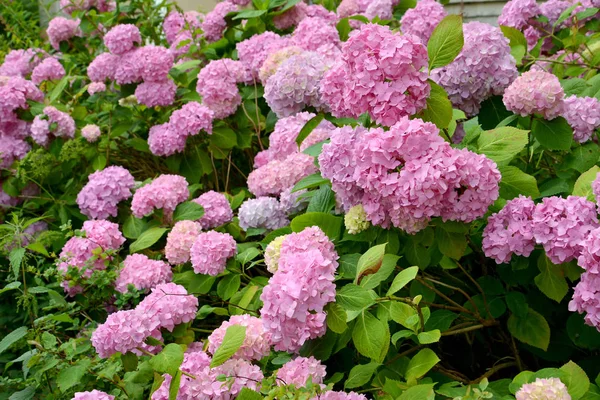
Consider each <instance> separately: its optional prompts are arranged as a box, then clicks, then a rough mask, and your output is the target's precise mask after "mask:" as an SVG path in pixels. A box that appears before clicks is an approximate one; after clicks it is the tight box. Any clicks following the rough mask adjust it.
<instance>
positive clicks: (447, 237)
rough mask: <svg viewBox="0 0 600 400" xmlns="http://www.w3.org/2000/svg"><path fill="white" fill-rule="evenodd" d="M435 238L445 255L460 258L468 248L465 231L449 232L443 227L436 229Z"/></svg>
mask: <svg viewBox="0 0 600 400" xmlns="http://www.w3.org/2000/svg"><path fill="white" fill-rule="evenodd" d="M435 239H436V242H437V244H438V248H439V249H440V251H441V252H442V254H443V255H445V256H448V257H450V258H453V259H455V260H460V258H461V257H462V256H463V255H464V254H465V250H466V249H467V239H466V238H465V235H464V233H457V232H448V231H447V230H445V229H444V228H443V227H438V228H437V229H436V230H435Z"/></svg>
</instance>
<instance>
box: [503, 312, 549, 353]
mask: <svg viewBox="0 0 600 400" xmlns="http://www.w3.org/2000/svg"><path fill="white" fill-rule="evenodd" d="M507 325H508V331H509V332H510V333H511V335H513V336H514V337H515V338H517V339H518V340H520V341H521V342H523V343H527V344H529V345H531V346H533V347H537V348H538V349H542V350H544V351H546V350H547V349H548V345H549V344H550V326H548V322H547V321H546V319H545V318H544V317H543V316H542V315H541V314H540V313H538V312H537V311H534V310H532V309H531V308H529V310H528V312H527V316H526V317H519V316H517V315H516V314H512V315H511V316H510V317H509V318H508V324H507Z"/></svg>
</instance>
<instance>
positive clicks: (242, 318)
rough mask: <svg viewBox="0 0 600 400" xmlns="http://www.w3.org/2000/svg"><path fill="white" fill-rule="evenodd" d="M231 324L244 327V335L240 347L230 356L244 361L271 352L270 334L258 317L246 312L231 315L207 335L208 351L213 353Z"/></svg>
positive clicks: (259, 358) (261, 356) (264, 355)
mask: <svg viewBox="0 0 600 400" xmlns="http://www.w3.org/2000/svg"><path fill="white" fill-rule="evenodd" d="M232 325H240V326H245V327H246V336H245V337H244V342H243V343H242V345H241V346H240V348H239V349H238V350H237V351H236V352H235V353H234V354H233V356H232V358H241V359H243V360H246V361H253V360H261V359H262V358H263V357H266V356H268V355H269V353H270V352H271V343H270V335H269V334H268V333H267V332H265V330H264V328H263V323H262V321H261V319H260V318H256V317H253V316H251V315H248V314H243V315H232V316H231V318H229V321H224V322H223V323H222V324H221V326H220V327H218V328H217V329H215V330H214V331H213V333H211V335H210V336H209V337H208V351H209V353H212V354H214V353H215V351H217V349H218V348H219V347H220V346H221V344H222V343H223V338H224V337H225V332H226V331H227V328H229V327H230V326H232Z"/></svg>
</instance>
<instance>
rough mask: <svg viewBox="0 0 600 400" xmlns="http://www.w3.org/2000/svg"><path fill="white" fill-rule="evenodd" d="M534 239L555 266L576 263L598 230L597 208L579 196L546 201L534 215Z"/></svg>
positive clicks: (546, 199)
mask: <svg viewBox="0 0 600 400" xmlns="http://www.w3.org/2000/svg"><path fill="white" fill-rule="evenodd" d="M532 220H533V236H534V238H535V240H536V242H537V243H538V244H541V245H542V246H543V247H544V250H545V251H546V255H547V256H548V258H549V259H550V261H552V262H553V263H554V264H562V263H565V262H569V261H571V260H574V259H577V258H578V257H579V256H580V255H581V252H582V250H583V248H584V240H585V238H586V237H588V235H589V234H590V232H591V231H592V230H593V229H595V228H597V227H599V226H600V225H599V224H598V216H597V214H596V205H595V204H594V203H592V202H591V201H588V200H586V199H584V198H583V197H578V196H569V197H567V198H566V199H563V198H560V197H556V196H553V197H546V198H544V199H543V200H542V202H541V203H539V204H538V205H537V206H536V208H535V210H534V211H533V215H532Z"/></svg>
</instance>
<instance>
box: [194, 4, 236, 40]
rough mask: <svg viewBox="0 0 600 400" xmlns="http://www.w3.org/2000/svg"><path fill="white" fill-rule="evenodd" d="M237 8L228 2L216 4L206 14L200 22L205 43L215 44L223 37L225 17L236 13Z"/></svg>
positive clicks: (225, 25) (225, 24) (225, 23)
mask: <svg viewBox="0 0 600 400" xmlns="http://www.w3.org/2000/svg"><path fill="white" fill-rule="evenodd" d="M237 9H238V6H237V5H236V4H234V3H232V2H230V1H223V2H221V3H217V5H216V6H215V7H214V8H213V10H212V11H211V12H209V13H208V14H206V17H205V18H204V21H203V22H202V30H203V31H204V38H205V39H206V41H207V42H216V41H217V40H219V39H221V38H222V37H223V32H225V28H227V22H225V16H226V15H227V14H229V13H230V12H233V11H237Z"/></svg>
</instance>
